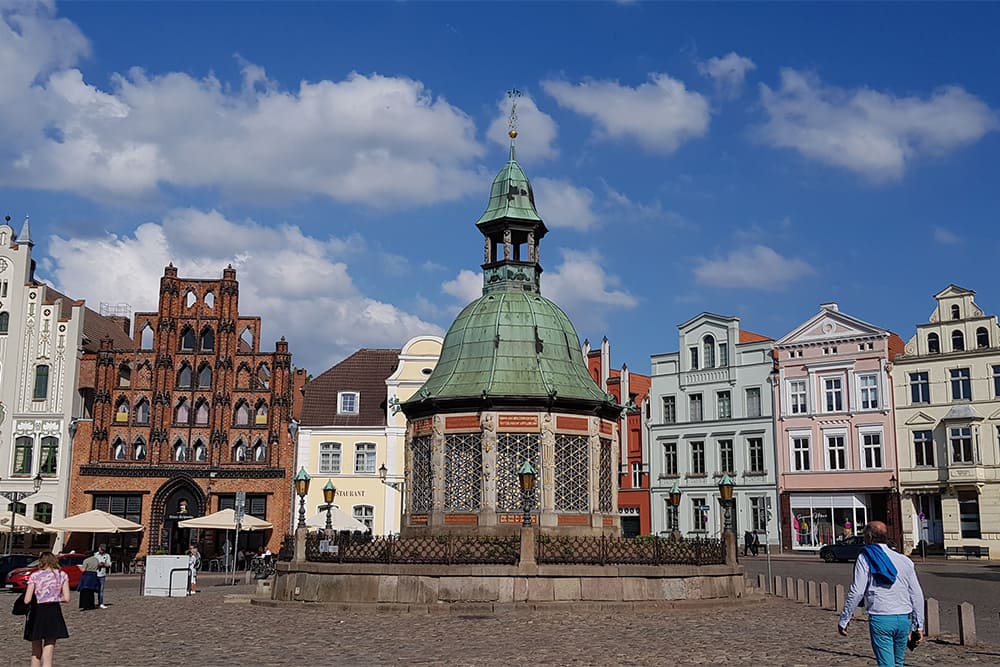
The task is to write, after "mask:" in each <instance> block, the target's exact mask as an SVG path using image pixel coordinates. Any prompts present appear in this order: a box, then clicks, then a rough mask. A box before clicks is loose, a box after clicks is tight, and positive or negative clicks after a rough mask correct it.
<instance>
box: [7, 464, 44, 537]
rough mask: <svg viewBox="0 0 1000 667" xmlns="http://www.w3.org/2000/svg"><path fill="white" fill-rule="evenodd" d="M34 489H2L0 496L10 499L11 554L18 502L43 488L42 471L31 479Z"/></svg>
mask: <svg viewBox="0 0 1000 667" xmlns="http://www.w3.org/2000/svg"><path fill="white" fill-rule="evenodd" d="M31 486H32V488H33V490H32V491H0V496H3V497H4V498H6V499H7V500H9V501H10V536H9V537H8V538H7V551H6V554H9V553H10V551H11V546H12V545H13V544H14V521H15V520H16V519H17V506H18V504H19V503H20V502H21V501H22V500H24V499H25V498H27V497H28V496H33V495H35V494H36V493H38V492H39V491H40V490H41V488H42V473H38V474H37V475H35V476H34V477H33V478H32V480H31Z"/></svg>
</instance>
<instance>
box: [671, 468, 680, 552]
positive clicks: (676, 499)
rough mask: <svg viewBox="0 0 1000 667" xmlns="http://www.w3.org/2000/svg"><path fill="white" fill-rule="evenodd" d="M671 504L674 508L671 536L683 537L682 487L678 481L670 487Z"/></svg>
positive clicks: (674, 537)
mask: <svg viewBox="0 0 1000 667" xmlns="http://www.w3.org/2000/svg"><path fill="white" fill-rule="evenodd" d="M670 506H671V507H672V508H674V511H673V518H672V520H671V522H670V523H671V524H672V525H671V526H670V530H671V535H670V536H671V537H672V538H673V539H675V540H679V539H681V525H680V507H681V487H680V484H678V483H677V482H676V481H675V482H674V485H673V486H672V487H671V488H670Z"/></svg>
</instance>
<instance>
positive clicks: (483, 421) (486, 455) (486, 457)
mask: <svg viewBox="0 0 1000 667" xmlns="http://www.w3.org/2000/svg"><path fill="white" fill-rule="evenodd" d="M479 426H480V428H481V429H482V430H483V436H482V448H483V451H482V456H483V502H482V510H481V512H480V515H479V525H480V526H495V525H497V475H496V470H497V413H495V412H484V413H482V414H481V415H480V416H479ZM523 541H524V540H523V538H522V543H523Z"/></svg>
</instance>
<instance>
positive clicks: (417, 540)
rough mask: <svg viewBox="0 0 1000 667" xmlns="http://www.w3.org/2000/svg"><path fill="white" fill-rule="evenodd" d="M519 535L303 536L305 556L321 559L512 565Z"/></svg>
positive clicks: (328, 561) (355, 561) (342, 561)
mask: <svg viewBox="0 0 1000 667" xmlns="http://www.w3.org/2000/svg"><path fill="white" fill-rule="evenodd" d="M520 549H521V538H520V537H518V536H512V537H487V536H459V535H439V536H435V537H411V538H405V539H400V538H396V537H374V538H368V539H364V538H362V539H357V538H353V537H348V536H336V537H334V538H333V539H331V540H327V539H326V537H325V536H324V535H323V533H311V534H309V535H308V536H307V537H306V560H309V561H316V562H325V563H399V564H406V565H414V564H426V565H432V564H437V565H516V564H517V562H518V560H519V558H520Z"/></svg>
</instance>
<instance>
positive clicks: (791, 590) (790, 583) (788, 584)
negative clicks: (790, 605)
mask: <svg viewBox="0 0 1000 667" xmlns="http://www.w3.org/2000/svg"><path fill="white" fill-rule="evenodd" d="M785 597H786V598H788V599H789V600H794V599H795V580H794V579H792V578H791V577H785Z"/></svg>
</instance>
